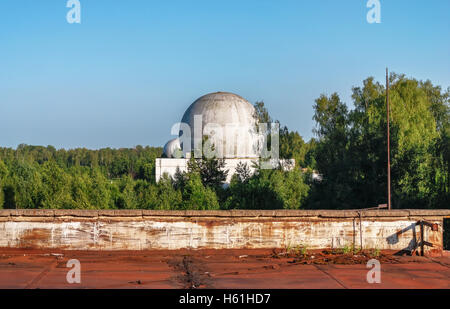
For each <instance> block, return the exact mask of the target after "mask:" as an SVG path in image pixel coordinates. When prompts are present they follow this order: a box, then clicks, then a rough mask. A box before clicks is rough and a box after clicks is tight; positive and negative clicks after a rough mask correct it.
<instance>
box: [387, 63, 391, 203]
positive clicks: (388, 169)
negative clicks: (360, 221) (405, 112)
mask: <svg viewBox="0 0 450 309" xmlns="http://www.w3.org/2000/svg"><path fill="white" fill-rule="evenodd" d="M386 108H387V154H388V166H387V174H388V179H387V181H388V209H389V210H391V147H390V137H389V74H388V69H387V68H386Z"/></svg>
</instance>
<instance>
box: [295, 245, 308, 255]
mask: <svg viewBox="0 0 450 309" xmlns="http://www.w3.org/2000/svg"><path fill="white" fill-rule="evenodd" d="M295 252H296V254H297V255H303V256H306V255H307V254H308V249H307V247H306V245H303V244H300V245H297V246H296V247H295Z"/></svg>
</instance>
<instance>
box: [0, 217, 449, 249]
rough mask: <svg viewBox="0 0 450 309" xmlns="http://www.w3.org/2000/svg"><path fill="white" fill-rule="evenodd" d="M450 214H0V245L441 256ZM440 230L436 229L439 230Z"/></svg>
mask: <svg viewBox="0 0 450 309" xmlns="http://www.w3.org/2000/svg"><path fill="white" fill-rule="evenodd" d="M444 217H447V218H448V217H450V210H432V211H429V210H393V211H385V210H370V211H367V210H366V211H307V210H305V211H301V210H300V211H296V210H294V211H289V210H277V211H249V210H243V211H151V210H136V211H134V210H133V211H130V210H111V211H109V210H98V211H97V210H94V211H87V210H0V247H13V248H60V249H69V250H147V249H180V248H193V249H200V248H213V249H222V248H233V249H236V248H285V247H294V246H297V245H305V246H306V247H307V248H309V249H322V248H341V247H344V246H352V245H354V246H355V247H356V248H359V247H361V246H362V247H363V248H365V249H369V248H377V249H381V250H383V249H390V250H399V251H400V250H413V249H414V248H416V247H417V246H418V245H419V247H420V243H421V229H420V225H419V224H418V222H419V221H420V220H426V221H427V222H429V223H432V224H434V229H435V230H434V231H433V228H432V226H428V225H426V224H425V225H424V228H423V231H424V240H425V241H426V242H427V245H426V246H425V247H424V249H425V252H426V253H433V254H439V253H440V252H442V245H443V238H442V235H443V218H444ZM436 229H437V230H436Z"/></svg>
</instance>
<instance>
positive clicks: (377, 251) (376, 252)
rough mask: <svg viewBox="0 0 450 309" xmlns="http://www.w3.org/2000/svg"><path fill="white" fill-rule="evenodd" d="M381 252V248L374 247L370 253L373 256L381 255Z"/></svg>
mask: <svg viewBox="0 0 450 309" xmlns="http://www.w3.org/2000/svg"><path fill="white" fill-rule="evenodd" d="M380 254H381V251H380V249H378V248H375V249H372V251H371V252H370V255H371V256H372V257H379V256H380Z"/></svg>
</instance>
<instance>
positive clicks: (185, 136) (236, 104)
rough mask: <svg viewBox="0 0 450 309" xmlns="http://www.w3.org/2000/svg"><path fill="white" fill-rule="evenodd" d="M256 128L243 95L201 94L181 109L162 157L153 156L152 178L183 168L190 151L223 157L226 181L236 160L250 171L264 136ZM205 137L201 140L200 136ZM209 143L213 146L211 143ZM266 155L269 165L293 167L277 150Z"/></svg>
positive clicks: (250, 107)
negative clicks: (281, 158) (186, 107)
mask: <svg viewBox="0 0 450 309" xmlns="http://www.w3.org/2000/svg"><path fill="white" fill-rule="evenodd" d="M260 132H261V131H260V130H258V123H257V117H256V114H255V108H254V107H253V105H252V104H251V103H249V102H248V101H247V100H245V99H244V98H242V97H240V96H238V95H236V94H233V93H229V92H215V93H210V94H207V95H204V96H202V97H200V98H199V99H197V100H196V101H195V102H194V103H192V104H191V105H190V106H189V108H188V109H187V110H186V112H185V113H184V115H183V117H182V120H181V124H180V129H179V132H178V137H177V138H174V139H172V140H170V141H169V142H167V144H166V145H165V146H164V156H165V158H158V159H156V168H155V173H156V181H159V180H160V178H161V177H162V175H163V174H164V173H167V174H168V175H169V176H173V175H174V174H175V173H176V171H177V169H180V171H186V170H187V163H188V161H189V158H190V156H191V153H192V152H193V153H194V156H195V157H198V158H200V157H201V154H202V153H203V154H205V155H208V154H209V155H210V156H211V157H212V156H215V157H216V158H224V159H225V169H227V170H228V179H227V182H229V181H230V180H231V177H232V176H233V174H234V173H235V170H236V166H237V165H238V164H239V162H242V163H245V164H247V166H248V167H249V168H250V170H251V171H254V168H253V166H254V164H255V163H257V162H258V161H259V159H260V157H261V153H262V149H264V146H265V145H264V143H265V138H264V135H263V134H261V133H260ZM205 136H206V137H207V140H206V141H205V140H203V138H204V137H205ZM212 146H213V147H212ZM274 154H275V156H272V157H270V161H269V162H270V164H269V165H271V166H273V167H276V166H278V164H281V165H282V166H283V167H284V168H288V169H290V168H293V167H294V165H295V162H294V160H279V159H278V156H277V155H278V151H276V152H275V153H274Z"/></svg>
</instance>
